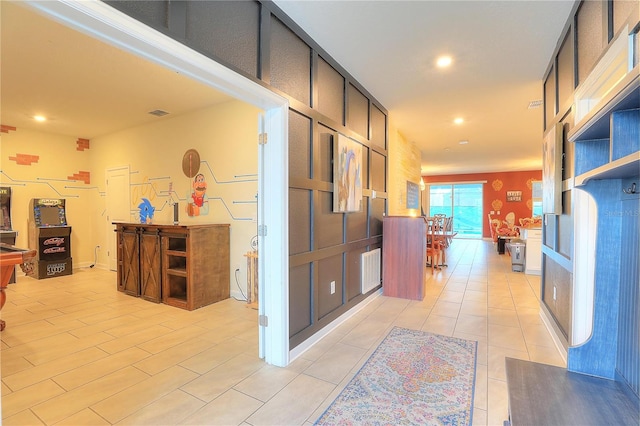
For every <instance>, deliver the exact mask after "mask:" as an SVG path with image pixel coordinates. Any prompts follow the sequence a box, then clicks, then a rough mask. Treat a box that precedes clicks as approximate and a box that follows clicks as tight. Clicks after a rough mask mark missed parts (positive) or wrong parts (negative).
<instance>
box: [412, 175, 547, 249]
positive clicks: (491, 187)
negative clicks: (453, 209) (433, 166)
mask: <svg viewBox="0 0 640 426" xmlns="http://www.w3.org/2000/svg"><path fill="white" fill-rule="evenodd" d="M422 180H424V182H425V183H426V184H429V183H437V182H477V181H486V183H485V184H483V188H482V198H483V199H482V206H483V215H482V219H483V220H482V236H483V237H484V238H489V237H490V236H491V231H490V229H489V219H488V218H487V214H489V213H490V212H491V211H492V210H493V211H495V212H496V213H495V214H493V215H492V216H491V217H492V218H494V219H500V220H504V218H505V216H506V215H507V213H509V212H513V213H514V214H515V216H516V222H515V224H516V225H519V224H520V221H519V219H522V218H525V217H531V205H532V204H531V181H534V180H542V170H531V171H524V172H498V173H470V174H458V175H439V176H423V177H422ZM507 191H522V200H521V201H507ZM498 210H500V214H497V211H498Z"/></svg>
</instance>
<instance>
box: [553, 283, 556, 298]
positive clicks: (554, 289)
mask: <svg viewBox="0 0 640 426" xmlns="http://www.w3.org/2000/svg"><path fill="white" fill-rule="evenodd" d="M553 300H556V286H555V285H554V286H553Z"/></svg>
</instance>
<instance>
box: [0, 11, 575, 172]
mask: <svg viewBox="0 0 640 426" xmlns="http://www.w3.org/2000/svg"><path fill="white" fill-rule="evenodd" d="M274 3H276V4H277V5H278V6H279V7H280V8H281V9H283V10H284V11H285V13H287V14H288V15H289V16H290V17H291V18H292V19H293V20H294V21H296V22H297V23H298V24H299V25H300V26H301V27H302V28H303V29H304V30H305V31H306V32H307V33H308V34H309V35H310V36H311V37H312V38H313V39H314V40H316V42H317V43H318V44H319V45H320V46H321V47H322V48H324V49H325V50H326V51H327V52H329V54H330V55H331V56H332V57H333V58H334V59H335V60H336V61H337V62H338V63H340V64H341V65H342V66H343V67H344V68H345V69H346V70H347V71H348V72H349V73H350V74H351V75H353V76H354V77H355V78H356V79H357V80H358V81H359V82H360V83H361V84H362V85H363V86H364V87H365V88H366V89H367V90H368V91H369V92H370V93H371V94H372V95H373V96H374V97H375V98H376V99H377V100H378V101H380V102H381V103H382V105H383V106H384V107H385V108H387V109H388V110H389V113H390V116H391V119H392V121H393V123H394V124H395V126H396V128H397V129H398V131H399V132H400V133H401V134H402V135H404V136H405V137H406V139H407V140H409V141H412V142H415V143H416V144H417V146H418V147H419V148H420V150H421V152H422V170H423V174H425V175H426V174H449V173H470V172H491V171H509V170H531V169H540V168H541V167H542V156H541V151H542V150H541V142H542V113H543V111H542V108H537V109H531V110H530V109H527V106H528V104H529V102H530V101H532V100H537V99H542V78H543V74H544V72H545V69H546V66H547V64H548V62H549V60H550V58H551V55H552V53H553V50H554V48H555V46H556V41H557V40H558V38H559V36H560V33H561V31H562V28H563V26H564V23H565V21H566V20H567V17H568V16H569V13H570V10H571V8H572V6H573V1H572V0H555V1H503V2H495V1H493V2H489V1H471V2H462V1H311V0H308V1H300V0H298V1H285V0H276V1H274ZM0 7H1V36H2V38H1V42H2V46H1V55H2V57H1V64H2V70H1V81H0V84H1V88H2V91H1V99H0V102H1V107H2V110H1V113H2V116H1V122H2V124H4V125H10V126H16V127H18V128H20V127H33V126H34V123H33V121H32V119H31V117H32V116H33V115H34V114H44V115H47V116H49V117H50V120H49V121H47V122H46V123H44V124H42V125H40V128H41V129H42V130H43V131H46V132H51V133H58V134H64V135H71V136H74V137H83V138H89V139H91V138H95V137H98V136H101V135H104V134H108V133H112V132H115V131H117V130H120V129H125V128H129V127H133V126H137V125H141V124H144V123H146V122H149V121H153V120H159V119H162V118H157V117H154V116H151V115H149V114H148V112H149V111H152V110H155V109H162V110H165V111H168V112H170V113H171V115H169V116H167V117H171V116H175V115H179V114H182V113H186V112H189V111H193V110H197V109H200V108H204V107H206V106H210V105H213V104H216V103H219V102H224V101H227V100H229V99H230V98H228V97H227V96H226V95H222V94H220V93H219V92H217V91H215V90H214V89H212V88H210V87H205V86H203V85H202V84H200V83H197V82H195V81H192V80H190V79H189V78H186V77H184V76H182V75H179V74H176V73H174V72H172V71H169V70H167V69H164V68H162V67H160V66H158V65H155V64H151V63H149V62H147V61H145V60H143V59H141V58H138V57H136V56H133V55H130V54H128V53H125V52H122V51H119V50H117V49H115V48H113V47H111V46H109V45H106V44H104V43H101V42H98V41H96V40H93V39H91V38H90V37H87V36H85V35H83V34H80V33H78V32H76V31H73V30H70V29H68V28H66V27H64V26H62V25H60V24H57V23H55V22H53V21H50V20H48V19H45V18H43V17H41V16H39V15H36V14H35V13H34V12H32V11H30V10H27V9H26V8H24V7H22V6H19V5H16V4H13V3H9V2H7V1H2V2H0ZM442 53H447V54H450V55H452V56H453V57H454V64H453V66H452V67H451V68H450V69H448V70H447V71H440V70H437V69H436V68H435V67H434V65H433V63H434V61H435V58H436V56H438V55H439V54H442ZM457 116H462V117H464V118H465V120H466V121H465V123H464V124H463V125H462V126H455V125H453V124H452V120H453V118H454V117H457ZM167 117H165V118H164V119H166V118H167ZM461 140H468V141H469V143H468V144H467V145H460V144H459V143H458V142H459V141H461Z"/></svg>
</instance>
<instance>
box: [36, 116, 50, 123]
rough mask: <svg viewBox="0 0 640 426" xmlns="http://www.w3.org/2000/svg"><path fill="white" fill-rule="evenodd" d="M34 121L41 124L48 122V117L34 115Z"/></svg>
mask: <svg viewBox="0 0 640 426" xmlns="http://www.w3.org/2000/svg"><path fill="white" fill-rule="evenodd" d="M33 119H34V120H36V121H39V122H43V121H47V117H45V116H44V115H34V116H33Z"/></svg>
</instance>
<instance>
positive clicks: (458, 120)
mask: <svg viewBox="0 0 640 426" xmlns="http://www.w3.org/2000/svg"><path fill="white" fill-rule="evenodd" d="M453 123H454V124H462V123H464V118H462V117H457V118H455V119H454V120H453Z"/></svg>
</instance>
